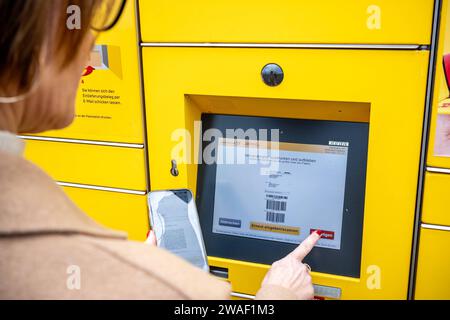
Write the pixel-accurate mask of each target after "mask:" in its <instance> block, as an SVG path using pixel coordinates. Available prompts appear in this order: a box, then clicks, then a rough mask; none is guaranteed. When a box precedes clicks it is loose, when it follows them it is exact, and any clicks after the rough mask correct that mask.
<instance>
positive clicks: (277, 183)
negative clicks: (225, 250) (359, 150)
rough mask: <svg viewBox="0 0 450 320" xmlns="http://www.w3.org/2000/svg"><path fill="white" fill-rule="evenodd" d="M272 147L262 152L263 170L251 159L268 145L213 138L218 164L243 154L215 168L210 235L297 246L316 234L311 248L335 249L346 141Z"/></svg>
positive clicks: (337, 242)
mask: <svg viewBox="0 0 450 320" xmlns="http://www.w3.org/2000/svg"><path fill="white" fill-rule="evenodd" d="M277 147H278V149H277V150H278V152H275V153H274V152H270V150H263V151H265V152H263V153H264V157H265V160H266V161H267V160H268V163H269V165H267V162H262V161H255V157H256V160H260V159H259V158H258V155H259V154H261V151H262V148H268V149H270V144H269V145H268V144H261V142H256V141H249V140H238V139H219V141H218V148H217V150H218V151H217V152H218V154H217V158H218V159H226V158H227V154H228V155H233V156H235V155H238V154H244V155H245V159H246V161H245V162H244V163H235V164H230V163H226V164H224V163H223V162H221V161H219V162H218V163H217V167H216V168H217V169H216V188H215V196H214V199H215V201H214V218H213V232H214V233H220V234H228V235H234V236H241V237H249V238H257V239H264V240H272V241H280V242H287V243H300V242H301V241H302V240H303V239H304V238H306V237H307V236H308V235H309V234H310V233H312V232H313V231H314V230H317V229H320V230H323V231H324V233H323V235H322V239H321V240H320V241H319V243H318V244H317V246H319V247H325V248H331V249H337V250H338V249H340V246H341V228H342V218H343V211H344V194H345V177H346V168H347V155H348V142H335V141H330V142H329V144H328V145H318V144H298V143H285V142H280V143H278V144H277ZM229 158H230V157H228V159H229ZM264 169H265V170H264Z"/></svg>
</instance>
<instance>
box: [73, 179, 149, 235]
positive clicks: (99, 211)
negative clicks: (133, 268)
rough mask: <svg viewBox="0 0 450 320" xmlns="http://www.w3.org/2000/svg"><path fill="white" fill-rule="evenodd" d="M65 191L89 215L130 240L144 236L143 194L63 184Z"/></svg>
mask: <svg viewBox="0 0 450 320" xmlns="http://www.w3.org/2000/svg"><path fill="white" fill-rule="evenodd" d="M64 191H65V192H66V194H67V195H68V196H69V197H70V198H71V199H72V200H73V201H74V202H75V203H76V204H77V205H78V207H79V208H81V209H82V210H83V211H84V212H86V213H87V214H88V215H89V216H90V217H91V218H93V219H94V220H95V221H97V222H98V223H100V224H102V225H104V226H105V227H108V228H111V229H116V230H121V231H125V232H127V233H128V238H129V239H131V240H138V241H144V240H145V239H146V238H147V231H148V229H149V221H148V214H147V197H146V196H145V195H137V194H127V193H119V192H110V191H102V190H91V189H81V188H73V187H64Z"/></svg>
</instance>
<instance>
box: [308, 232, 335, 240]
mask: <svg viewBox="0 0 450 320" xmlns="http://www.w3.org/2000/svg"><path fill="white" fill-rule="evenodd" d="M317 230H321V229H310V230H309V233H310V234H311V233H313V232H314V231H317ZM321 231H322V236H321V239H326V240H334V231H326V230H321Z"/></svg>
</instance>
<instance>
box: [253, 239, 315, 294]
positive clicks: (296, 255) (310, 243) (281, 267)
mask: <svg viewBox="0 0 450 320" xmlns="http://www.w3.org/2000/svg"><path fill="white" fill-rule="evenodd" d="M319 239H320V231H316V232H314V233H312V234H311V235H310V236H309V237H308V238H306V239H305V240H303V242H302V243H300V245H299V246H298V247H297V248H296V249H295V250H294V251H292V252H291V253H290V254H288V255H287V256H286V257H284V258H283V259H281V260H278V261H276V262H274V263H273V264H272V267H271V268H270V269H269V271H268V272H267V274H266V277H265V278H264V280H263V282H262V285H261V288H264V286H268V285H276V286H281V287H284V288H286V289H288V290H290V291H291V292H292V293H294V294H295V295H296V296H297V298H298V299H301V300H307V299H313V298H314V288H313V285H312V279H311V275H310V274H309V271H310V270H309V267H307V266H306V265H305V264H304V263H303V262H302V261H303V259H304V258H305V257H306V256H307V255H308V253H309V252H310V251H311V250H312V248H314V246H315V245H316V243H317V241H318V240H319Z"/></svg>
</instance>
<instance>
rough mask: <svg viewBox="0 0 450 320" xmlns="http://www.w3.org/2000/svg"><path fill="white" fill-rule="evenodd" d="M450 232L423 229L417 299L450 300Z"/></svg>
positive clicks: (418, 268) (418, 266) (418, 267)
mask: <svg viewBox="0 0 450 320" xmlns="http://www.w3.org/2000/svg"><path fill="white" fill-rule="evenodd" d="M448 248H450V231H441V230H429V229H424V228H422V230H421V234H420V246H419V260H418V265H417V279H416V292H415V299H433V300H435V299H450V250H449V249H448Z"/></svg>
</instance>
